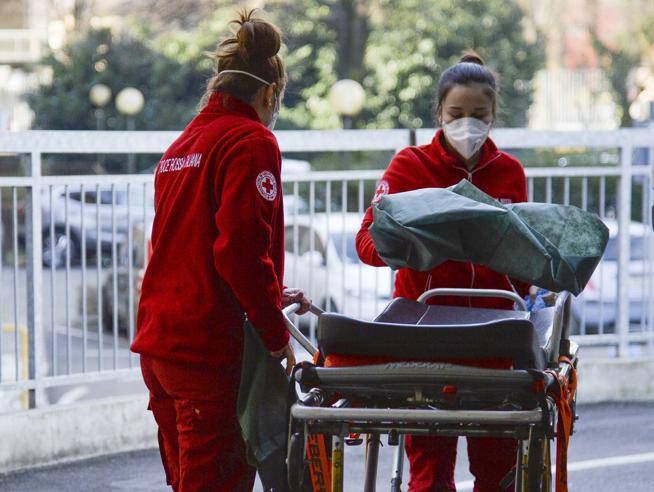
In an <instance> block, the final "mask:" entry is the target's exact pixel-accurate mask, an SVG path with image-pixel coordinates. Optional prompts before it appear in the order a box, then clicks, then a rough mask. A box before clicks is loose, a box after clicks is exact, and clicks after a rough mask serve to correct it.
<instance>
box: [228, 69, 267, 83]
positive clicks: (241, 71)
mask: <svg viewBox="0 0 654 492" xmlns="http://www.w3.org/2000/svg"><path fill="white" fill-rule="evenodd" d="M222 73H240V74H241V75H247V76H248V77H252V78H253V79H256V80H258V81H259V82H262V83H264V84H266V85H272V84H271V83H270V82H268V81H267V80H264V79H262V78H261V77H257V76H256V75H254V74H253V73H250V72H245V71H243V70H221V71H220V72H218V75H220V74H222Z"/></svg>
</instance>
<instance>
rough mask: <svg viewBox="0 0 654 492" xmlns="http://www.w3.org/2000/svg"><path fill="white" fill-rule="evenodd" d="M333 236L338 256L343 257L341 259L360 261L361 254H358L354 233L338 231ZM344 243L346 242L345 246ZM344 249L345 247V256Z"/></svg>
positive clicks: (352, 261)
mask: <svg viewBox="0 0 654 492" xmlns="http://www.w3.org/2000/svg"><path fill="white" fill-rule="evenodd" d="M331 237H332V241H334V247H335V248H336V252H337V253H338V256H339V257H340V258H341V260H344V261H348V262H351V263H356V262H358V261H359V255H358V254H357V248H356V244H355V242H354V239H355V235H354V233H352V232H345V233H336V234H332V235H331ZM343 243H345V248H343ZM343 249H345V257H344V255H343Z"/></svg>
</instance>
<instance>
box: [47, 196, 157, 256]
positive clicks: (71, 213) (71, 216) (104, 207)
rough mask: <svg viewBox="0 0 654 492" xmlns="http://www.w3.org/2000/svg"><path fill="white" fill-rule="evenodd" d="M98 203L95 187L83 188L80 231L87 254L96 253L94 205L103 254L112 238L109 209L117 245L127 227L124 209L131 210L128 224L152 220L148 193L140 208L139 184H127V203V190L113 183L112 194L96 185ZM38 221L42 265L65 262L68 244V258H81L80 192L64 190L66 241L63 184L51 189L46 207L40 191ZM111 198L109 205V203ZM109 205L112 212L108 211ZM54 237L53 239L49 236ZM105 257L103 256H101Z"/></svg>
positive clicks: (151, 205)
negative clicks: (40, 202)
mask: <svg viewBox="0 0 654 492" xmlns="http://www.w3.org/2000/svg"><path fill="white" fill-rule="evenodd" d="M99 198H100V206H99V207H98V206H97V192H96V189H95V187H93V188H91V189H87V190H86V191H85V194H84V232H85V238H86V252H87V255H88V256H93V255H95V253H96V246H97V243H96V240H97V237H98V234H97V231H98V229H97V218H98V208H99V214H100V248H101V250H102V252H103V254H105V255H106V254H109V253H110V252H111V245H112V241H113V233H112V213H113V216H114V218H115V222H116V237H115V241H116V243H117V244H118V245H120V244H121V243H123V242H125V240H126V238H127V229H128V212H131V220H132V226H133V227H134V226H138V225H139V224H141V223H142V222H143V219H144V212H145V222H146V223H150V222H152V218H153V217H154V198H153V196H152V193H149V194H148V196H147V197H146V198H147V200H148V201H147V203H146V204H145V205H146V206H145V208H144V203H143V200H144V193H143V187H142V186H132V187H131V188H130V196H129V207H128V205H127V201H128V197H127V190H126V189H125V188H124V187H121V188H118V187H116V189H115V191H114V196H113V197H112V193H111V187H110V186H103V187H101V188H100V197H99ZM41 200H42V225H43V263H44V265H45V266H50V265H51V264H54V266H55V267H57V268H59V267H62V266H64V264H65V262H66V249H67V248H68V247H69V248H70V258H71V261H72V262H73V263H75V262H78V261H79V260H80V258H81V246H82V194H81V193H80V191H79V190H75V189H69V192H68V227H69V229H70V233H69V237H70V244H68V241H67V237H66V191H65V188H64V187H63V186H58V187H54V188H53V190H52V207H50V193H49V192H44V194H43V196H42V198H41ZM112 202H113V205H112ZM51 209H52V224H53V225H54V228H53V229H54V230H53V231H52V233H51V231H50V224H51V217H50V211H51ZM112 209H113V212H112ZM53 238H54V242H53V241H52V239H53ZM105 258H106V256H105Z"/></svg>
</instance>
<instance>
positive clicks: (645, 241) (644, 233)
mask: <svg viewBox="0 0 654 492" xmlns="http://www.w3.org/2000/svg"><path fill="white" fill-rule="evenodd" d="M604 222H605V224H606V225H607V227H608V228H609V242H608V244H607V247H606V251H605V253H604V256H603V258H602V261H601V262H600V264H599V265H598V267H597V269H596V270H595V272H594V273H593V276H592V277H591V279H590V281H589V282H588V285H587V286H586V289H585V290H584V292H583V294H582V295H580V296H579V297H577V298H575V299H574V300H573V303H572V315H573V319H574V321H575V324H578V325H581V324H584V325H585V327H586V333H597V332H598V330H599V327H600V326H601V325H603V326H604V327H605V328H610V327H613V326H614V325H615V322H616V319H617V300H618V224H617V222H616V221H615V220H612V219H607V220H605V221H604ZM648 236H650V233H649V227H648V226H647V225H646V224H643V223H641V222H631V223H630V224H629V244H630V250H631V252H630V260H629V273H628V283H627V285H626V288H627V291H628V296H629V320H630V322H631V323H639V322H640V320H641V317H642V315H643V314H644V313H645V311H644V310H645V309H646V308H647V305H648V303H649V299H648V293H647V291H646V289H647V288H648V282H647V276H648V275H651V274H652V272H650V271H649V269H648V263H649V254H648V247H649V241H652V245H653V246H654V237H651V236H650V237H648Z"/></svg>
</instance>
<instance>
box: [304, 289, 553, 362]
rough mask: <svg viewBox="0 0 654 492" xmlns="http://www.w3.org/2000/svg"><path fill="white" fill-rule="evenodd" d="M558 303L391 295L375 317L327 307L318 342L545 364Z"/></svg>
mask: <svg viewBox="0 0 654 492" xmlns="http://www.w3.org/2000/svg"><path fill="white" fill-rule="evenodd" d="M553 310H554V308H548V309H544V310H542V311H538V312H536V313H531V316H530V313H527V312H522V311H507V310H500V309H481V308H463V307H453V306H431V305H426V304H422V303H418V302H416V301H412V300H409V299H403V298H398V299H395V300H393V301H392V302H391V303H390V304H389V305H388V306H387V307H386V309H384V311H383V312H382V313H381V314H380V315H379V316H378V317H377V318H376V319H375V320H374V321H372V322H367V321H360V320H356V319H353V318H348V317H346V316H343V315H340V314H336V313H325V314H323V315H321V316H320V319H319V322H318V330H317V336H318V344H319V346H320V349H321V352H322V354H323V355H325V356H329V355H331V354H338V355H355V356H356V355H361V356H374V357H394V358H396V357H399V358H407V359H428V360H434V359H438V358H443V359H452V358H457V359H458V358H466V359H479V358H509V359H512V360H513V362H514V365H515V367H516V368H517V369H545V367H546V363H547V355H548V352H549V348H550V346H551V345H552V341H551V340H550V336H551V333H552V329H551V325H552V317H553Z"/></svg>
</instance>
